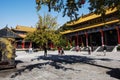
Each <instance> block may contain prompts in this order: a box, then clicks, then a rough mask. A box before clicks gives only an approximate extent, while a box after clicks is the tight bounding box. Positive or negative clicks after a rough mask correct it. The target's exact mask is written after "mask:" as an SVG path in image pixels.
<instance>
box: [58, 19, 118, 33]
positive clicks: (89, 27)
mask: <svg viewBox="0 0 120 80" xmlns="http://www.w3.org/2000/svg"><path fill="white" fill-rule="evenodd" d="M119 21H120V20H119V19H117V20H113V21H108V22H106V23H104V22H103V23H100V24H96V25H92V26H87V27H84V28H80V29H76V30H68V31H64V32H60V33H61V34H68V33H72V32H77V31H82V30H86V29H91V28H95V27H99V26H103V25H107V24H112V23H116V22H119Z"/></svg>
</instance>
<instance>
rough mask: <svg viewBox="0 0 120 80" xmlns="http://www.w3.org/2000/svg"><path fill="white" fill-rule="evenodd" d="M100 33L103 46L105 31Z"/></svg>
mask: <svg viewBox="0 0 120 80" xmlns="http://www.w3.org/2000/svg"><path fill="white" fill-rule="evenodd" d="M100 33H101V43H102V46H103V45H104V33H103V30H100Z"/></svg>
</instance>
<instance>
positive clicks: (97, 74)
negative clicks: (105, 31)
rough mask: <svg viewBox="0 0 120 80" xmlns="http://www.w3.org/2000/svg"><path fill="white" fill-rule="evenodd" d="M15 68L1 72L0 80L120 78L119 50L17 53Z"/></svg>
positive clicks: (95, 79) (100, 79)
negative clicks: (115, 51)
mask: <svg viewBox="0 0 120 80" xmlns="http://www.w3.org/2000/svg"><path fill="white" fill-rule="evenodd" d="M16 54H17V57H16V62H17V68H16V69H10V70H4V71H0V80H120V52H117V53H107V55H106V56H103V53H92V54H91V55H88V54H87V52H75V51H65V55H62V56H60V55H58V54H57V51H48V56H47V57H44V56H43V51H39V52H34V53H32V54H29V53H26V52H24V51H21V52H20V51H18V52H16Z"/></svg>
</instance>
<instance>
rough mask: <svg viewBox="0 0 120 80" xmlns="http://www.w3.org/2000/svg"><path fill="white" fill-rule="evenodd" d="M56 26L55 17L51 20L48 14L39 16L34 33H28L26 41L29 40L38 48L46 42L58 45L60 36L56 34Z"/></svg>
mask: <svg viewBox="0 0 120 80" xmlns="http://www.w3.org/2000/svg"><path fill="white" fill-rule="evenodd" d="M57 25H58V24H57V22H56V17H55V18H53V17H52V16H51V15H49V14H47V15H45V16H44V17H42V16H40V15H39V21H38V23H37V26H36V31H35V32H33V33H28V35H27V37H26V39H27V40H31V41H33V42H35V43H36V44H38V45H40V46H42V45H43V44H45V43H47V42H48V41H51V42H52V43H54V44H58V43H59V38H60V37H61V35H60V34H59V33H56V30H55V29H56V27H57Z"/></svg>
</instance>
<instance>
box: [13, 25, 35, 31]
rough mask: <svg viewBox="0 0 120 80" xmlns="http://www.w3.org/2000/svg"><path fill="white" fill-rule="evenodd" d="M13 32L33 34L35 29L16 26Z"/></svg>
mask: <svg viewBox="0 0 120 80" xmlns="http://www.w3.org/2000/svg"><path fill="white" fill-rule="evenodd" d="M13 30H17V31H26V32H34V31H35V30H36V28H32V27H27V26H20V25H17V26H16V28H15V29H13Z"/></svg>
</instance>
